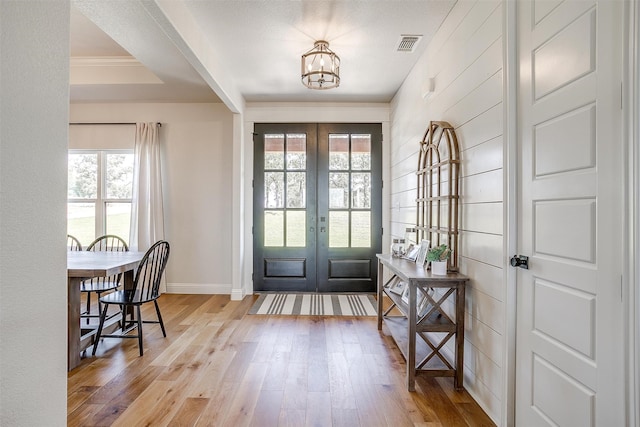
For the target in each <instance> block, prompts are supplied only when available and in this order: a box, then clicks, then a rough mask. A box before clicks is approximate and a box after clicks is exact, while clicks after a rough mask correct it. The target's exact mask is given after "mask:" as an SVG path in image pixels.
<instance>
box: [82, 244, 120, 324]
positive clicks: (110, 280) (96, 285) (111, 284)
mask: <svg viewBox="0 0 640 427" xmlns="http://www.w3.org/2000/svg"><path fill="white" fill-rule="evenodd" d="M87 250H88V251H95V252H97V251H109V252H125V251H128V250H129V246H128V245H127V242H125V241H124V240H123V239H122V238H121V237H118V236H115V235H113V234H107V235H105V236H100V237H98V238H97V239H96V240H94V241H93V242H91V244H90V245H89V246H88V247H87ZM121 281H122V274H117V275H113V276H107V277H93V278H91V279H87V280H84V281H83V282H82V284H81V285H80V292H84V293H86V294H87V308H86V310H85V311H83V312H82V313H80V317H82V318H86V319H87V323H89V320H90V319H91V318H92V317H95V318H99V317H100V312H101V311H102V303H101V302H100V296H101V295H102V294H103V293H104V292H109V291H112V290H115V289H117V288H118V287H119V286H120V282H121ZM92 293H95V294H96V295H97V297H98V314H91V294H92Z"/></svg>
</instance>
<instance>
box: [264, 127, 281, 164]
mask: <svg viewBox="0 0 640 427" xmlns="http://www.w3.org/2000/svg"><path fill="white" fill-rule="evenodd" d="M264 168H265V169H284V135H283V134H279V135H278V134H275V135H265V136H264Z"/></svg>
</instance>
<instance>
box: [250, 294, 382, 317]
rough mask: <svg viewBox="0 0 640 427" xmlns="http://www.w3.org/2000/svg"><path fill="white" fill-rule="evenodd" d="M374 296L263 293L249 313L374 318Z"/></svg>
mask: <svg viewBox="0 0 640 427" xmlns="http://www.w3.org/2000/svg"><path fill="white" fill-rule="evenodd" d="M376 305H377V303H376V299H375V298H374V296H373V295H371V294H287V293H268V294H261V295H260V296H259V297H258V299H257V300H256V302H255V303H254V304H253V307H251V309H250V310H249V314H271V315H274V314H277V315H296V316H297V315H302V316H304V315H320V316H375V315H376V314H377V311H376Z"/></svg>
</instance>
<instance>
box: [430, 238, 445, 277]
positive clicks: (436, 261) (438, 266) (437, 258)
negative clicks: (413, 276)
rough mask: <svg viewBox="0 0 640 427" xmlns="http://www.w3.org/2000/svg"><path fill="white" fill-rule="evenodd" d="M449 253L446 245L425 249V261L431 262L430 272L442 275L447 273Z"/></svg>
mask: <svg viewBox="0 0 640 427" xmlns="http://www.w3.org/2000/svg"><path fill="white" fill-rule="evenodd" d="M450 255H451V250H450V249H449V247H448V246H447V245H444V244H443V245H440V246H435V247H433V248H430V249H429V250H428V251H427V261H430V262H431V274H435V275H438V276H444V275H446V274H447V260H448V259H449V256H450Z"/></svg>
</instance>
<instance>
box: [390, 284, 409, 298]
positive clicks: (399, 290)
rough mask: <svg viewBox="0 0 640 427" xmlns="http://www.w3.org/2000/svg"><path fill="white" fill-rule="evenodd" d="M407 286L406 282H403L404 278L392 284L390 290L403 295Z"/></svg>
mask: <svg viewBox="0 0 640 427" xmlns="http://www.w3.org/2000/svg"><path fill="white" fill-rule="evenodd" d="M406 287H407V283H406V282H403V281H402V280H398V281H397V282H396V283H394V284H393V285H391V287H390V288H389V292H393V293H394V294H396V295H400V296H402V294H403V292H404V290H405V288H406Z"/></svg>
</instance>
